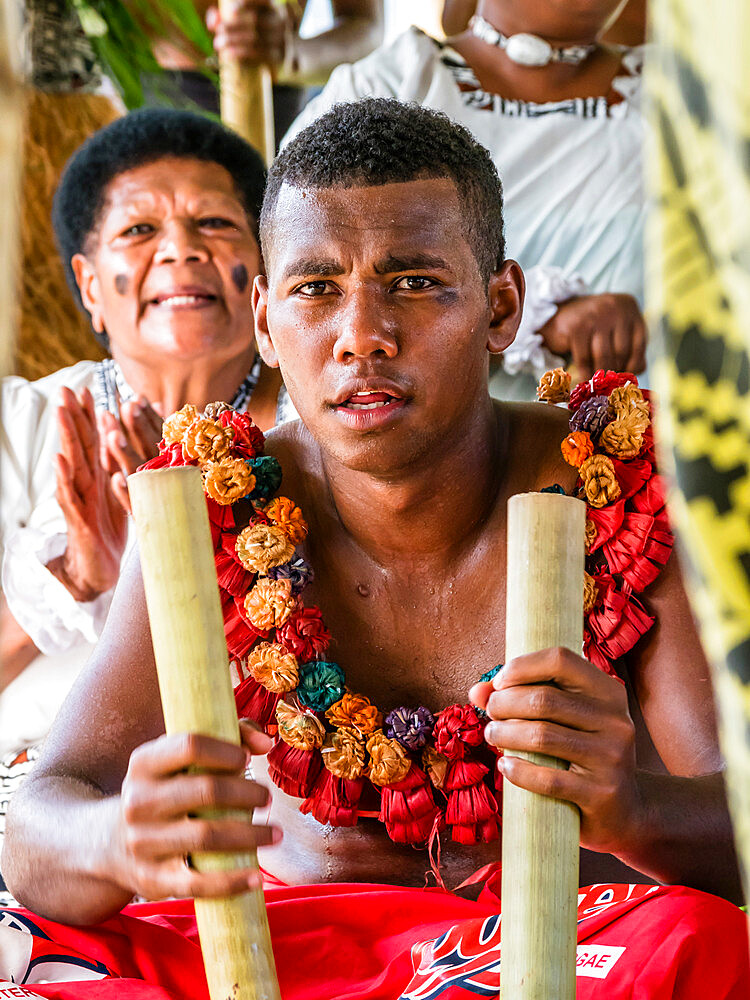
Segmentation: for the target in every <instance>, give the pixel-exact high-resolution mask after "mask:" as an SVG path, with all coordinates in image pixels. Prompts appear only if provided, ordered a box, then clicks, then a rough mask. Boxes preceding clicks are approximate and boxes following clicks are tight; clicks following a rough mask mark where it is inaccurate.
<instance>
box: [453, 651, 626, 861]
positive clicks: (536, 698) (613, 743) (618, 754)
mask: <svg viewBox="0 0 750 1000" xmlns="http://www.w3.org/2000/svg"><path fill="white" fill-rule="evenodd" d="M469 697H470V699H471V700H472V701H473V702H474V704H475V705H477V706H478V707H479V708H483V709H484V710H485V711H486V712H487V713H488V714H489V716H490V719H491V720H492V721H490V722H489V723H488V724H487V728H486V730H485V735H486V739H487V741H488V742H489V743H491V744H493V746H496V747H501V748H502V749H504V750H505V751H506V753H505V756H503V757H502V758H500V760H499V761H498V767H499V768H500V770H501V772H502V774H503V775H504V777H505V778H507V780H508V781H511V782H513V784H514V785H518V786H520V787H521V788H526V789H528V790H529V791H533V792H538V793H540V794H541V795H550V796H552V797H553V798H556V799H566V800H567V801H569V802H574V803H575V804H576V805H577V806H578V808H579V809H580V810H581V845H582V846H583V847H587V848H589V850H592V851H602V852H608V853H611V854H616V853H618V851H621V850H622V849H623V846H624V845H625V846H627V845H629V844H632V843H633V842H634V840H635V839H636V838H637V835H638V834H637V831H638V829H639V824H640V818H641V812H642V809H641V798H640V794H639V790H638V784H637V780H636V762H635V727H634V725H633V721H632V719H631V718H630V713H629V711H628V701H627V695H626V692H625V687H624V685H622V684H621V683H620V682H619V681H617V680H615V678H613V677H610V676H609V675H608V674H605V673H603V672H602V671H601V670H599V669H598V668H597V667H595V666H593V665H592V664H591V663H589V662H588V661H587V660H584V659H583V658H582V657H580V656H576V654H575V653H572V652H570V650H567V649H547V650H544V651H543V652H540V653H532V654H529V655H527V656H519V657H516V658H515V659H513V660H511V661H510V662H509V663H507V664H506V665H505V666H504V667H503V669H502V670H500V671H499V672H498V673H497V674H496V675H495V677H494V678H493V680H492V683H480V684H475V685H474V687H473V688H472V689H471V691H470V693H469ZM514 750H524V751H527V752H533V753H544V754H549V755H550V756H552V757H559V758H560V759H562V760H565V761H568V762H569V763H570V768H569V769H568V770H557V769H554V768H550V767H544V766H541V765H538V764H532V763H531V762H530V761H526V760H522V759H521V758H519V757H513V756H512V754H513V751H514Z"/></svg>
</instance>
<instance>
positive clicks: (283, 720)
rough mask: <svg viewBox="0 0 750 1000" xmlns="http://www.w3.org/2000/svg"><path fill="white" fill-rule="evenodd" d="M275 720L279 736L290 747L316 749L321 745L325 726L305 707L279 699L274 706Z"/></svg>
mask: <svg viewBox="0 0 750 1000" xmlns="http://www.w3.org/2000/svg"><path fill="white" fill-rule="evenodd" d="M276 722H277V723H278V726H279V736H280V737H281V739H282V740H283V741H284V742H285V743H288V744H289V746H290V747H296V748H297V749H298V750H318V749H319V748H320V747H322V746H323V741H324V739H325V735H326V731H325V726H324V725H323V723H322V722H321V721H320V719H319V718H318V717H317V716H316V715H314V714H313V713H312V712H310V711H308V710H307V709H304V708H302V707H300V706H299V705H297V704H294V703H292V702H289V701H280V702H279V703H278V705H277V706H276Z"/></svg>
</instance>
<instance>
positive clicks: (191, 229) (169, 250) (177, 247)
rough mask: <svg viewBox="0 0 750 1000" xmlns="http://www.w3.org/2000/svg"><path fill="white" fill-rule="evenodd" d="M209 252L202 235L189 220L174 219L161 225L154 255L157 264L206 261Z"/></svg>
mask: <svg viewBox="0 0 750 1000" xmlns="http://www.w3.org/2000/svg"><path fill="white" fill-rule="evenodd" d="M208 257H209V253H208V248H207V246H206V243H205V241H204V239H203V236H202V234H201V232H200V230H199V229H198V228H197V226H194V225H192V224H191V223H190V220H187V219H185V220H183V219H175V220H172V221H171V222H169V223H167V224H166V225H165V226H164V227H163V232H162V235H161V240H160V242H159V247H158V249H157V251H156V253H155V255H154V260H155V261H156V263H157V264H182V263H185V262H186V261H200V262H203V261H206V260H208Z"/></svg>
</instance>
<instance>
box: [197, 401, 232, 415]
mask: <svg viewBox="0 0 750 1000" xmlns="http://www.w3.org/2000/svg"><path fill="white" fill-rule="evenodd" d="M231 409H232V407H231V406H230V405H229V403H225V402H223V400H221V399H219V400H217V401H216V402H215V403H209V404H208V406H207V407H206V408H205V410H204V411H203V416H204V417H205V418H206V420H218V419H219V417H220V416H221V415H222V413H226V412H227V411H228V410H231Z"/></svg>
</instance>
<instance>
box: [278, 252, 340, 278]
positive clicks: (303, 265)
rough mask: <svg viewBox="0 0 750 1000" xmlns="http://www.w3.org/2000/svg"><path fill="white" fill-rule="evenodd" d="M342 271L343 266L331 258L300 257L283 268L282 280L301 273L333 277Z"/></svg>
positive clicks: (297, 276)
mask: <svg viewBox="0 0 750 1000" xmlns="http://www.w3.org/2000/svg"><path fill="white" fill-rule="evenodd" d="M343 273H344V268H343V267H342V266H341V264H339V262H338V261H336V260H333V259H331V258H320V257H300V258H298V259H297V260H293V261H292V262H291V263H290V264H287V266H286V267H285V268H284V273H283V274H282V276H281V280H282V281H286V280H287V279H289V278H299V277H301V276H302V275H309V274H314V275H316V276H318V277H321V278H334V277H336V276H337V275H339V274H343Z"/></svg>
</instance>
